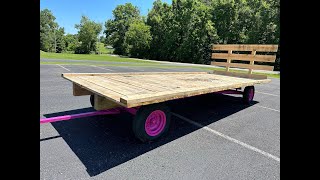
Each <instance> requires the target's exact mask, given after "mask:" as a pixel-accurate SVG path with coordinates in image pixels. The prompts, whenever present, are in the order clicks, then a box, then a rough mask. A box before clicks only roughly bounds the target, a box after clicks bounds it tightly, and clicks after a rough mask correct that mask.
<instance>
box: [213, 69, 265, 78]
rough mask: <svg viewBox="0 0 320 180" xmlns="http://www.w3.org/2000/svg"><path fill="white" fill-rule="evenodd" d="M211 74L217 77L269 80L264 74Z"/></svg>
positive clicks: (223, 72) (218, 72)
mask: <svg viewBox="0 0 320 180" xmlns="http://www.w3.org/2000/svg"><path fill="white" fill-rule="evenodd" d="M211 74H217V75H225V76H232V77H240V78H248V79H254V80H262V79H267V78H268V76H267V75H262V74H248V73H238V72H230V71H229V72H228V71H213V72H212V73H211Z"/></svg>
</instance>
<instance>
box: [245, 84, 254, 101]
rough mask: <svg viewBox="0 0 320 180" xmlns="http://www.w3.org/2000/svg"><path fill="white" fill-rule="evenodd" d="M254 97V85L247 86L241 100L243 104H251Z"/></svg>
mask: <svg viewBox="0 0 320 180" xmlns="http://www.w3.org/2000/svg"><path fill="white" fill-rule="evenodd" d="M253 97H254V86H247V87H245V88H244V91H243V98H242V100H243V102H244V103H245V104H251V103H252V101H253Z"/></svg>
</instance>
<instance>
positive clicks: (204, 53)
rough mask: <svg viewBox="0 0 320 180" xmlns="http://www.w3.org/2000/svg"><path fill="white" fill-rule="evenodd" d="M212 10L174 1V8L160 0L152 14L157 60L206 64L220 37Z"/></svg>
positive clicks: (153, 48)
mask: <svg viewBox="0 0 320 180" xmlns="http://www.w3.org/2000/svg"><path fill="white" fill-rule="evenodd" d="M209 10H210V8H209V7H208V6H207V5H206V4H204V3H202V2H201V1H198V0H195V1H192V0H173V1H172V5H171V6H170V5H168V4H166V3H162V2H161V1H160V0H157V1H155V2H154V4H153V8H152V10H151V11H150V12H149V14H148V18H147V24H148V25H150V26H151V34H152V42H151V48H150V53H151V56H152V58H153V59H161V60H171V61H180V62H193V63H206V62H207V61H208V60H209V56H210V43H214V42H216V41H217V39H218V36H217V32H216V29H215V27H214V24H213V22H212V21H211V14H210V11H209Z"/></svg>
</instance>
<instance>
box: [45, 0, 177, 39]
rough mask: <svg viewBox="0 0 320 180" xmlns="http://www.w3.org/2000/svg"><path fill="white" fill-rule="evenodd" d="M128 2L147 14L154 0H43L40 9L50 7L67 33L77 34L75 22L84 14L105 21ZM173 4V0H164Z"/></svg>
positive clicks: (78, 21) (141, 12)
mask: <svg viewBox="0 0 320 180" xmlns="http://www.w3.org/2000/svg"><path fill="white" fill-rule="evenodd" d="M127 2H130V3H132V4H133V5H134V6H137V7H138V8H139V10H140V14H141V15H147V14H148V9H149V10H151V8H152V3H153V2H154V0H41V1H40V9H41V10H42V9H45V8H47V9H49V10H51V12H52V13H53V15H54V16H55V17H56V22H57V23H58V24H59V26H60V27H64V29H65V32H66V33H70V34H76V33H77V29H75V28H74V25H75V24H79V23H80V19H81V16H82V15H86V16H88V17H89V18H90V19H91V20H94V21H96V22H100V23H103V25H104V22H105V21H106V20H107V19H111V18H112V10H113V9H114V8H115V7H116V6H117V5H119V4H125V3H127ZM162 2H167V3H169V4H171V2H172V0H162Z"/></svg>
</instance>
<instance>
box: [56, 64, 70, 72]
mask: <svg viewBox="0 0 320 180" xmlns="http://www.w3.org/2000/svg"><path fill="white" fill-rule="evenodd" d="M57 66H60V67H62V68H63V69H65V70H67V71H70V70H69V69H67V68H65V67H63V66H61V65H60V64H57Z"/></svg>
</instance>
